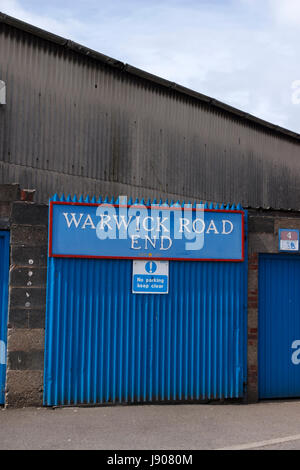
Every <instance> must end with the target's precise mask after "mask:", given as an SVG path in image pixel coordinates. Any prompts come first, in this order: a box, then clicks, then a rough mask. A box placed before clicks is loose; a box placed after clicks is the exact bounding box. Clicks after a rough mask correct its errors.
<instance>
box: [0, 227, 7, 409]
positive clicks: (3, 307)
mask: <svg viewBox="0 0 300 470" xmlns="http://www.w3.org/2000/svg"><path fill="white" fill-rule="evenodd" d="M8 271H9V232H4V231H0V405H3V404H4V403H5V378H6V344H7V310H8Z"/></svg>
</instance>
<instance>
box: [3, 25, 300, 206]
mask: <svg viewBox="0 0 300 470" xmlns="http://www.w3.org/2000/svg"><path fill="white" fill-rule="evenodd" d="M0 38H1V39H0V77H1V79H2V80H4V81H5V82H6V83H7V105H6V106H2V107H1V108H0V182H2V183H3V182H5V183H7V182H19V183H20V184H21V185H22V186H23V187H31V188H36V189H37V200H38V201H43V202H46V201H47V200H48V198H49V196H50V195H52V194H54V193H55V192H65V193H76V192H82V193H90V194H91V193H92V194H108V195H112V194H128V195H132V196H134V197H136V196H139V197H147V198H148V197H158V196H161V197H163V196H167V197H174V198H175V197H176V198H189V197H190V198H192V199H198V200H199V199H206V200H209V201H215V202H217V201H224V200H227V201H240V202H241V203H242V204H243V205H244V206H247V205H251V206H253V207H257V206H263V207H268V206H271V207H277V208H278V207H284V208H290V207H291V208H297V209H298V207H299V200H300V184H299V182H300V158H299V155H300V143H299V140H298V141H297V140H296V139H292V138H290V139H289V138H288V137H284V136H280V134H279V133H277V134H276V132H275V131H274V132H273V131H271V130H268V129H267V128H263V127H261V126H259V125H255V124H254V123H253V124H251V123H250V122H249V121H246V120H245V119H243V118H238V116H237V115H233V114H232V115H231V114H230V113H229V112H226V111H224V112H223V111H222V110H221V109H217V108H215V107H214V106H213V105H208V104H205V103H201V102H200V101H199V100H196V99H193V98H192V97H188V96H185V95H183V94H180V93H178V92H176V91H175V90H168V89H167V88H166V87H165V88H163V87H162V86H159V85H158V84H157V85H155V84H154V83H151V82H150V81H147V80H146V79H143V78H138V77H137V76H134V75H132V74H130V73H129V72H128V71H123V72H122V71H121V70H117V69H114V68H113V67H109V66H107V65H105V64H103V63H100V62H99V61H96V60H93V59H91V58H90V59H89V58H88V57H85V56H83V55H80V54H77V53H76V52H73V51H71V50H67V49H65V48H64V47H63V44H65V42H66V41H65V42H63V40H61V44H60V45H59V44H54V43H51V42H50V41H47V40H44V39H42V38H38V37H36V36H34V35H31V34H28V33H25V32H22V31H20V30H18V29H15V28H13V27H11V26H8V25H5V24H2V23H0ZM57 41H58V42H59V40H58V39H57ZM78 49H79V48H78ZM282 155H284V156H285V158H282ZM287 187H291V188H293V191H286V188H287Z"/></svg>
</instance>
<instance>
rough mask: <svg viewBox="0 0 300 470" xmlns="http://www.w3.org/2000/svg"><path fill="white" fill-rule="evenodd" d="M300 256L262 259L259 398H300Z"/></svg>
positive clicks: (274, 256) (266, 257) (260, 276)
mask: <svg viewBox="0 0 300 470" xmlns="http://www.w3.org/2000/svg"><path fill="white" fill-rule="evenodd" d="M299 280H300V256H297V255H288V254H287V255H285V254H276V255H260V258H259V360H258V367H259V397H260V398H287V397H300V284H299Z"/></svg>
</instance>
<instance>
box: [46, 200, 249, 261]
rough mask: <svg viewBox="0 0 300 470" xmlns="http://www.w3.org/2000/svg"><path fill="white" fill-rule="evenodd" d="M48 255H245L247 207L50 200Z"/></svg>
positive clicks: (221, 258) (204, 257)
mask: <svg viewBox="0 0 300 470" xmlns="http://www.w3.org/2000/svg"><path fill="white" fill-rule="evenodd" d="M49 256H53V257H80V258H118V259H147V258H151V259H157V260H159V259H162V260H163V259H164V260H212V261H243V260H244V212H243V211H241V210H221V209H204V208H203V206H202V205H200V204H199V205H197V206H196V208H192V207H191V206H189V205H186V206H183V207H179V206H178V207H177V206H167V205H156V204H153V205H151V206H144V205H141V204H140V205H137V204H134V205H132V206H128V205H117V204H108V203H103V204H97V203H73V202H62V201H50V227H49Z"/></svg>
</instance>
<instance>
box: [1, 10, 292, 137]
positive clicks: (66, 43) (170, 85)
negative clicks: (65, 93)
mask: <svg viewBox="0 0 300 470" xmlns="http://www.w3.org/2000/svg"><path fill="white" fill-rule="evenodd" d="M0 23H4V24H7V25H10V26H13V27H15V28H17V29H20V30H22V31H25V32H27V33H30V34H33V35H35V36H38V37H40V38H42V39H45V40H48V41H50V42H53V43H55V44H57V45H60V46H62V47H65V48H66V49H69V50H72V51H74V52H76V53H78V54H82V55H85V56H86V57H90V58H91V59H94V60H97V61H99V62H102V63H105V64H106V65H109V66H111V67H114V68H117V69H119V70H120V71H122V72H127V73H128V74H130V75H134V76H136V77H139V78H143V79H144V80H147V81H149V82H151V83H155V84H157V85H160V86H162V87H164V88H167V89H169V90H174V91H176V92H178V93H180V94H182V95H185V96H189V97H191V98H194V99H196V100H198V101H200V102H202V103H206V104H207V105H210V106H212V107H214V108H216V109H221V110H223V111H225V112H227V113H229V114H231V115H234V116H237V117H238V118H240V119H244V120H245V121H249V122H251V123H254V124H256V125H259V126H261V127H263V128H268V129H270V130H272V131H274V132H276V133H278V134H280V135H282V136H287V137H289V138H292V139H295V140H297V141H300V134H299V133H297V132H294V131H291V130H289V129H286V128H284V127H281V126H278V125H276V124H272V123H270V122H268V121H265V120H263V119H260V118H258V117H256V116H254V115H252V114H249V113H246V112H244V111H241V110H240V109H238V108H235V107H233V106H230V105H228V104H226V103H223V102H221V101H219V100H217V99H214V98H211V97H209V96H206V95H203V94H202V93H199V92H197V91H194V90H192V89H190V88H186V87H184V86H182V85H179V84H177V83H174V82H171V81H169V80H167V79H164V78H162V77H159V76H157V75H154V74H151V73H149V72H146V71H144V70H141V69H139V68H137V67H134V66H132V65H130V64H125V63H124V62H122V61H120V60H117V59H114V58H112V57H109V56H107V55H105V54H102V53H100V52H97V51H95V50H93V49H89V48H88V47H86V46H83V45H81V44H78V43H76V42H74V41H72V40H70V39H66V38H63V37H61V36H58V35H56V34H53V33H50V32H48V31H45V30H44V29H41V28H38V27H37V26H33V25H31V24H29V23H26V22H24V21H21V20H19V19H17V18H14V17H12V16H9V15H7V14H5V13H2V12H0Z"/></svg>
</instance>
